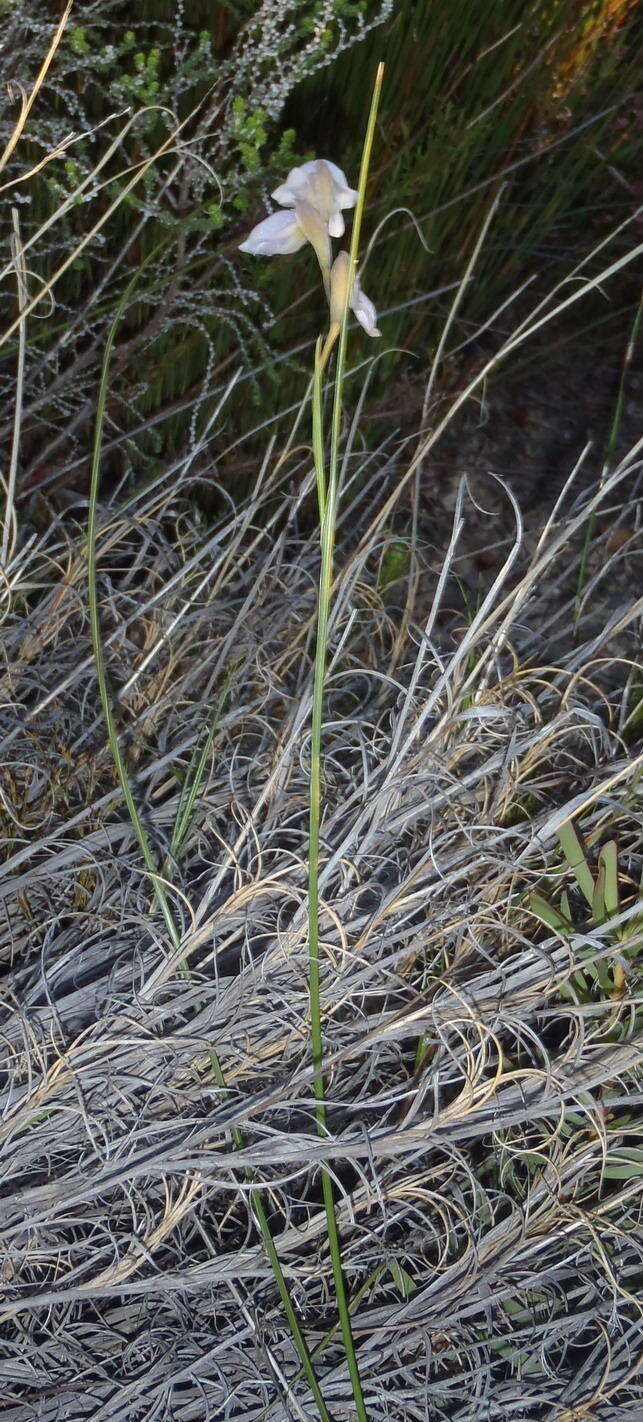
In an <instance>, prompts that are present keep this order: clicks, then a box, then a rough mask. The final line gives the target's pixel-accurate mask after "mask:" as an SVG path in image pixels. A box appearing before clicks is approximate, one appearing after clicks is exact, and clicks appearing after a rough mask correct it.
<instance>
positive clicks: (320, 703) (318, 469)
mask: <svg viewBox="0 0 643 1422" xmlns="http://www.w3.org/2000/svg"><path fill="white" fill-rule="evenodd" d="M383 74H384V66H383V65H381V64H380V65H379V67H378V70H377V75H376V79H375V85H374V89H373V97H372V100H371V109H370V113H369V117H368V125H367V129H366V138H365V140H364V148H363V151H362V162H361V168H360V176H359V197H358V200H357V206H356V208H355V218H354V221H353V232H352V238H351V250H350V275H349V282H348V287H349V291H348V298H350V290H351V287H352V283H353V281H354V277H355V268H356V263H357V253H358V250H359V238H360V231H361V224H362V215H363V212H364V201H365V196H366V183H367V178H368V170H369V164H370V157H371V149H372V146H373V137H374V133H375V120H376V117H377V109H378V104H379V98H380V91H381V87H382V79H383ZM348 308H349V300H348V299H347V302H346V306H345V308H344V313H343V319H342V324H341V327H340V328H339V330H338V329H337V328H336V327H335V328H333V329H331V332H330V333H329V336H328V338H327V341H326V344H325V346H324V351H323V353H321V352H320V348H319V345H318V348H317V355H316V361H315V380H314V384H313V454H314V458H315V474H316V479H317V490H318V497H319V503H320V520H321V532H320V538H321V568H320V574H319V590H318V601H317V637H316V645H315V670H314V679H313V704H312V721H311V745H310V818H309V826H310V828H309V850H308V952H309V994H310V1037H311V1050H312V1058H313V1066H314V1069H315V1076H314V1078H313V1089H314V1094H315V1099H316V1102H317V1108H316V1118H317V1130H318V1132H319V1134H320V1135H321V1136H323V1137H326V1136H327V1129H326V1094H325V1085H324V1076H323V1058H324V1046H323V1028H322V1011H321V983H320V966H321V961H320V944H319V849H320V824H321V745H322V720H323V711H324V684H325V679H326V660H327V655H328V622H329V617H330V602H331V587H332V580H333V551H334V544H335V526H336V521H337V479H338V466H339V442H340V433H341V419H342V396H343V384H344V373H345V368H346V346H347V333H348ZM337 336H339V349H338V354H337V369H336V373H335V399H334V404H333V415H332V424H331V440H330V460H329V472H328V481H326V471H325V467H324V454H323V440H322V435H321V430H322V408H321V401H322V390H321V376H322V371H323V357H324V355H326V359H327V358H328V355H329V354H330V350H331V348H332V344H333V343H334V341H335V339H336V338H337ZM321 1180H322V1193H323V1199H324V1210H325V1214H326V1229H327V1234H328V1243H329V1247H330V1254H331V1261H332V1268H333V1279H334V1284H335V1294H336V1298H337V1311H338V1314H339V1320H340V1325H341V1330H342V1339H343V1343H344V1351H345V1353H346V1361H347V1364H348V1371H349V1375H350V1380H351V1387H352V1390H353V1399H354V1402H355V1409H356V1412H357V1417H358V1422H368V1416H367V1412H366V1408H365V1405H364V1396H363V1392H362V1383H361V1378H360V1374H359V1368H358V1364H357V1356H356V1353H355V1344H354V1340H353V1332H352V1328H351V1320H350V1311H349V1307H348V1294H347V1289H346V1282H345V1279H344V1273H343V1269H342V1256H341V1246H340V1241H339V1232H338V1229H337V1218H336V1215H335V1198H334V1192H333V1182H332V1177H331V1175H330V1173H329V1171H328V1170H327V1169H326V1167H325V1166H322V1170H321Z"/></svg>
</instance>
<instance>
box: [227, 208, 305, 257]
mask: <svg viewBox="0 0 643 1422" xmlns="http://www.w3.org/2000/svg"><path fill="white" fill-rule="evenodd" d="M307 240H308V239H307V237H306V233H305V232H304V231H303V228H302V227H300V225H299V221H298V218H297V213H296V212H273V213H271V215H270V217H265V218H264V220H263V222H258V223H257V226H256V227H253V229H252V232H249V233H248V236H247V237H246V238H245V241H243V242H240V243H239V251H240V252H250V253H252V255H253V256H254V257H276V256H279V255H281V254H284V255H285V254H287V253H289V252H298V251H299V249H300V247H303V246H304V245H305V243H306V241H307Z"/></svg>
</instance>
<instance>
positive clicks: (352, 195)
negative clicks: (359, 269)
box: [272, 158, 358, 237]
mask: <svg viewBox="0 0 643 1422" xmlns="http://www.w3.org/2000/svg"><path fill="white" fill-rule="evenodd" d="M272 196H273V198H274V200H275V202H279V203H281V204H282V205H284V206H285V205H287V206H295V205H296V204H297V203H298V202H307V203H309V205H310V206H311V207H314V208H315V209H316V210H317V212H318V213H319V215H320V217H322V218H323V220H324V222H326V223H327V225H328V231H329V233H330V235H331V237H341V236H342V234H343V231H344V221H343V218H342V215H341V210H342V208H343V207H354V206H355V203H356V202H357V197H358V194H357V192H356V191H355V189H354V188H349V186H348V183H347V181H346V175H345V173H343V172H342V170H341V168H338V166H337V164H336V163H331V161H330V159H329V158H313V159H311V161H310V162H308V163H301V164H300V165H299V167H297V168H291V170H290V172H289V174H288V177H287V178H286V180H285V182H283V183H281V184H280V186H279V187H278V188H275V190H274V192H273V194H272Z"/></svg>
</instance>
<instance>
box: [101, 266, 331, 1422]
mask: <svg viewBox="0 0 643 1422" xmlns="http://www.w3.org/2000/svg"><path fill="white" fill-rule="evenodd" d="M148 260H149V259H148ZM138 275H139V274H138V273H137V274H136V276H135V277H134V278H133V280H132V281H131V282H130V284H129V286H128V287H127V289H126V291H125V293H124V295H123V296H122V297H121V300H120V302H119V304H118V307H117V309H116V313H115V315H114V318H113V320H112V323H111V325H110V328H109V332H108V336H107V341H106V344H105V351H104V355H103V363H102V369H101V377H100V385H99V390H98V401H97V406H96V424H95V429H94V444H93V452H92V463H91V479H90V490H89V510H88V519H87V581H88V597H89V621H90V631H91V641H92V648H93V652H94V660H95V663H96V677H97V681H98V690H99V695H100V701H101V706H102V710H103V715H104V718H105V725H106V729H107V739H108V742H109V747H110V750H111V753H112V757H113V760H114V765H115V767H116V772H117V775H118V779H119V782H120V786H121V790H122V792H123V798H124V800H125V804H126V806H127V811H128V814H129V817H130V820H131V823H132V828H133V830H134V833H135V835H136V838H137V840H138V844H139V847H140V850H141V854H142V856H143V859H144V861H145V865H146V868H147V870H148V873H149V875H150V878H151V881H152V885H153V889H154V895H155V898H156V901H157V904H158V906H159V909H160V911H161V913H162V915H163V918H164V920H165V924H166V927H167V931H168V935H169V938H170V942H171V944H172V947H173V949H174V950H175V952H176V951H178V949H179V948H180V944H181V934H180V932H179V928H178V926H177V923H176V921H175V917H174V914H173V912H172V908H171V905H170V902H169V899H168V896H167V893H166V889H165V884H164V882H163V879H162V877H161V876H160V874H159V871H158V869H157V866H156V861H155V857H154V852H153V850H152V846H151V844H150V841H149V838H148V835H147V832H146V830H145V826H144V824H143V822H142V820H141V817H140V815H139V812H138V808H137V805H136V801H135V798H134V794H133V791H132V786H131V782H130V779H129V775H128V773H127V766H126V765H125V761H124V758H123V755H122V752H121V748H120V745H119V741H118V731H117V728H116V721H115V718H114V713H113V710H112V704H111V700H110V695H109V689H108V685H107V677H106V672H105V656H104V651H103V643H102V637H101V629H100V616H99V606H98V581H97V573H96V526H97V509H98V488H99V482H100V466H101V453H102V443H103V425H104V420H105V404H106V399H107V386H108V376H109V365H110V358H111V353H112V347H113V344H114V339H115V336H116V331H117V329H118V325H119V322H120V318H121V315H122V313H123V310H124V308H125V306H126V304H127V301H128V299H129V297H130V295H131V293H132V291H133V289H134V286H135V284H136V281H137V279H138ZM225 691H227V685H226V687H225V688H224V693H223V694H224V695H225ZM215 721H216V716H215ZM208 745H209V738H208V740H207V741H206V751H205V754H207V748H208ZM202 760H203V767H204V765H205V757H202ZM201 770H202V767H201V763H199V767H198V769H197V774H198V773H199V771H201ZM188 806H189V809H188ZM191 808H192V798H191V797H190V796H189V797H188V802H187V804H186V805H184V806H183V814H180V817H179V822H178V824H177V830H178V840H179V843H180V839H181V837H182V835H183V833H184V831H185V827H186V821H185V811H186V810H187V811H188V814H189V812H190V811H191ZM174 840H175V842H176V833H175V837H174ZM182 969H183V971H184V973H186V974H187V976H189V968H188V967H187V964H183V965H182ZM209 1057H210V1067H211V1071H212V1075H213V1078H214V1080H215V1082H216V1084H217V1086H219V1087H220V1089H221V1091H222V1093H223V1094H224V1097H225V1094H227V1087H226V1081H225V1076H224V1073H223V1069H222V1067H221V1063H220V1061H219V1057H218V1054H217V1051H216V1048H215V1047H210V1051H209ZM231 1136H232V1140H233V1142H234V1145H235V1146H236V1147H237V1149H240V1148H241V1147H242V1146H243V1144H244V1140H243V1135H242V1133H241V1131H240V1130H238V1129H237V1128H233V1129H232V1131H231ZM244 1173H245V1177H246V1179H247V1180H250V1179H251V1171H250V1170H249V1169H246V1170H245V1172H244ZM250 1204H251V1208H252V1211H253V1214H254V1217H255V1220H256V1223H257V1226H258V1228H259V1232H260V1234H261V1238H262V1240H263V1244H264V1247H265V1250H266V1254H267V1255H268V1260H269V1263H270V1267H271V1269H272V1273H273V1276H274V1280H275V1283H276V1286H277V1290H278V1292H279V1297H280V1299H281V1302H282V1305H283V1310H284V1313H285V1315H286V1318H287V1321H288V1326H289V1328H290V1332H291V1334H292V1338H293V1342H294V1344H295V1347H296V1350H297V1353H298V1356H299V1360H300V1363H301V1369H302V1372H303V1374H304V1376H305V1378H306V1380H307V1382H308V1385H309V1387H310V1390H311V1392H312V1394H313V1397H314V1399H315V1402H316V1404H317V1409H318V1412H319V1416H320V1418H321V1422H332V1419H331V1416H330V1413H329V1412H328V1408H327V1407H326V1404H325V1402H324V1398H323V1396H322V1393H321V1389H320V1387H319V1383H318V1381H317V1377H316V1374H315V1370H314V1368H313V1365H312V1362H311V1358H310V1352H309V1349H308V1346H307V1344H306V1341H305V1339H304V1336H303V1333H302V1331H301V1328H300V1326H299V1322H298V1319H297V1315H296V1313H295V1309H294V1306H293V1303H292V1300H291V1297H290V1293H289V1290H288V1285H287V1283H286V1280H285V1277H284V1273H283V1270H282V1267H281V1263H280V1260H279V1255H278V1253H277V1249H276V1246H275V1242H274V1239H273V1237H272V1233H271V1229H270V1225H269V1223H268V1217H267V1214H266V1211H265V1208H264V1204H263V1200H262V1197H261V1194H260V1191H259V1190H258V1189H257V1188H256V1187H255V1188H253V1189H251V1191H250Z"/></svg>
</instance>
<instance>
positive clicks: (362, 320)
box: [351, 280, 382, 336]
mask: <svg viewBox="0 0 643 1422" xmlns="http://www.w3.org/2000/svg"><path fill="white" fill-rule="evenodd" d="M351 306H352V308H353V311H354V312H355V315H356V317H357V319H358V321H359V324H360V326H363V328H364V330H365V331H366V334H367V336H381V334H382V332H381V331H380V330H379V329H378V325H377V311H376V310H375V307H374V305H373V302H372V301H371V299H370V297H368V296H365V294H364V292H363V291H362V288H361V286H360V284H359V282H358V281H357V280H356V281H355V286H354V289H353V298H352V301H351Z"/></svg>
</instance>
